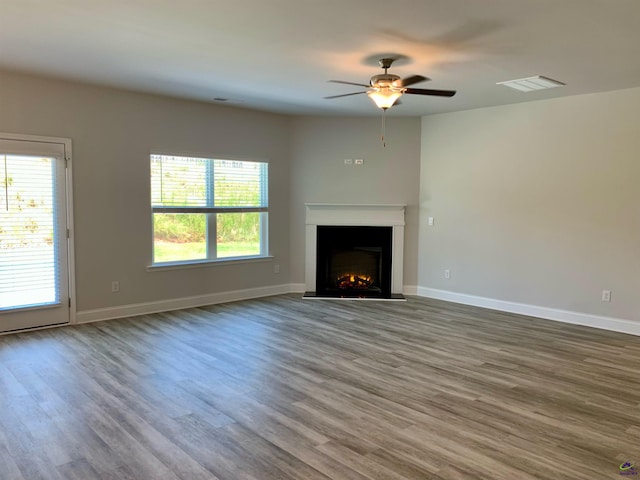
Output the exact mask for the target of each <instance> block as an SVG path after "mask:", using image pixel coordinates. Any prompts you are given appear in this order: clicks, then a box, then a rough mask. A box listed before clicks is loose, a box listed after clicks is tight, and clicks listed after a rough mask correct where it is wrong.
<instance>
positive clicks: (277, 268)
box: [273, 263, 280, 273]
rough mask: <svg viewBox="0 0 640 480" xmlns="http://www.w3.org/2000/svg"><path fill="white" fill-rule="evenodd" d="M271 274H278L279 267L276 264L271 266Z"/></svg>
mask: <svg viewBox="0 0 640 480" xmlns="http://www.w3.org/2000/svg"><path fill="white" fill-rule="evenodd" d="M273 273H280V265H278V264H277V263H276V264H275V265H274V266H273Z"/></svg>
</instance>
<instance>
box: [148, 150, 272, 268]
mask: <svg viewBox="0 0 640 480" xmlns="http://www.w3.org/2000/svg"><path fill="white" fill-rule="evenodd" d="M154 155H156V156H158V155H159V156H169V157H186V158H198V159H203V160H212V161H213V160H222V161H230V162H254V163H261V164H265V167H266V169H267V171H266V177H267V179H266V188H265V191H264V192H263V195H265V197H266V198H265V203H266V206H262V207H216V206H206V207H176V206H173V207H169V206H157V207H156V206H154V205H153V201H151V225H152V226H151V248H152V252H151V259H152V261H151V265H150V266H149V267H147V269H148V270H162V269H172V268H184V267H200V266H207V265H215V264H228V263H248V262H256V261H258V262H259V261H265V260H268V259H270V258H272V256H271V255H270V254H269V204H268V198H269V162H268V161H267V160H266V159H259V158H240V157H234V156H229V155H224V156H220V155H203V154H192V153H184V152H181V153H175V152H167V151H165V150H163V151H152V152H150V154H149V157H148V158H149V165H151V159H152V157H153V156H154ZM149 180H151V171H149ZM206 187H207V191H208V192H209V191H212V189H211V187H212V185H210V184H207V185H206ZM150 197H151V195H150ZM208 202H209V200H208ZM155 213H204V214H208V215H207V226H206V233H207V235H206V238H207V258H205V259H194V260H176V261H170V262H156V261H155V258H154V250H155V243H154V242H155V238H154V234H155V231H154V228H153V223H154V222H153V216H154V214H155ZM218 213H260V214H261V216H260V253H259V254H257V255H244V256H237V257H221V258H219V257H218V256H217V240H216V237H217V235H216V228H217V225H216V214H218Z"/></svg>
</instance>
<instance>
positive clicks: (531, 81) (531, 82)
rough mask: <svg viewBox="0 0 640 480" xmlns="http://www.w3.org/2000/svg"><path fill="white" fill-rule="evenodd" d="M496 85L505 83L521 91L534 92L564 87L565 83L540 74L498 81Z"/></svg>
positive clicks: (506, 85)
mask: <svg viewBox="0 0 640 480" xmlns="http://www.w3.org/2000/svg"><path fill="white" fill-rule="evenodd" d="M496 85H504V86H505V87H509V88H513V89H514V90H519V91H521V92H533V91H534V90H544V89H547V88H553V87H562V86H564V83H562V82H559V81H557V80H552V79H551V78H547V77H542V76H540V75H538V76H536V77H529V78H521V79H519V80H508V81H506V82H498V83H496Z"/></svg>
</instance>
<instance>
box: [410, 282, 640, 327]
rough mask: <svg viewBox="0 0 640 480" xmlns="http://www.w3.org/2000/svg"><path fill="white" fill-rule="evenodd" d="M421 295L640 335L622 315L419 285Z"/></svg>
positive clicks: (633, 323) (634, 323) (639, 324)
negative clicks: (619, 316) (590, 313)
mask: <svg viewBox="0 0 640 480" xmlns="http://www.w3.org/2000/svg"><path fill="white" fill-rule="evenodd" d="M417 295H418V296H420V297H427V298H434V299H437V300H446V301H448V302H455V303H462V304H464V305H473V306H476V307H483V308H490V309H492V310H500V311H503V312H509V313H518V314H521V315H528V316H531V317H538V318H544V319H546V320H555V321H558V322H564V323H572V324H575V325H584V326H587V327H593V328H600V329H603V330H611V331H614V332H621V333H629V334H631V335H638V336H640V322H634V321H631V320H625V319H622V318H611V317H601V316H598V315H589V314H586V313H579V312H571V311H568V310H559V309H555V308H548V307H540V306H537V305H527V304H524V303H515V302H507V301H504V300H496V299H493V298H486V297H477V296H475V295H467V294H464V293H456V292H450V291H447V290H437V289H435V288H426V287H418V288H417Z"/></svg>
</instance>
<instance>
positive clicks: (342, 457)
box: [0, 294, 640, 480]
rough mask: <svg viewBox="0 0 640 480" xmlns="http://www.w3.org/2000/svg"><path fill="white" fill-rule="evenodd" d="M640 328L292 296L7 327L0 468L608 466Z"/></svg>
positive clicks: (511, 476) (121, 474) (538, 469)
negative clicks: (36, 327)
mask: <svg viewBox="0 0 640 480" xmlns="http://www.w3.org/2000/svg"><path fill="white" fill-rule="evenodd" d="M627 461H630V462H636V461H637V462H638V467H637V470H639V471H640V338H639V337H634V336H630V335H624V334H618V333H614V332H608V331H602V330H596V329H590V328H586V327H580V326H575V325H567V324H562V323H557V322H551V321H544V320H540V319H535V318H531V317H525V316H519V315H512V314H507V313H501V312H496V311H491V310H485V309H480V308H475V307H469V306H462V305H456V304H452V303H446V302H441V301H436V300H430V299H425V298H415V297H410V298H409V299H408V301H407V302H375V301H327V300H303V299H301V298H300V295H293V294H290V295H279V296H274V297H269V298H262V299H255V300H249V301H242V302H235V303H228V304H219V305H213V306H208V307H203V308H192V309H187V310H181V311H175V312H169V313H161V314H154V315H146V316H139V317H132V318H127V319H120V320H112V321H108V322H100V323H94V324H88V325H78V326H69V327H61V328H55V329H49V330H40V331H32V332H24V333H18V334H13V335H6V336H2V337H0V479H2V480H36V479H47V480H49V479H53V480H94V479H95V480H133V479H135V480H179V479H181V480H215V479H220V480H329V479H333V480H374V479H375V480H407V479H420V480H422V479H425V480H429V479H431V480H451V479H465V480H467V479H474V480H477V479H490V480H532V479H568V480H574V479H588V480H600V479H614V478H618V479H619V478H640V472H638V475H639V476H637V477H635V476H631V475H629V476H621V474H622V473H634V471H633V469H626V470H620V465H621V464H623V463H624V462H627Z"/></svg>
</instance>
